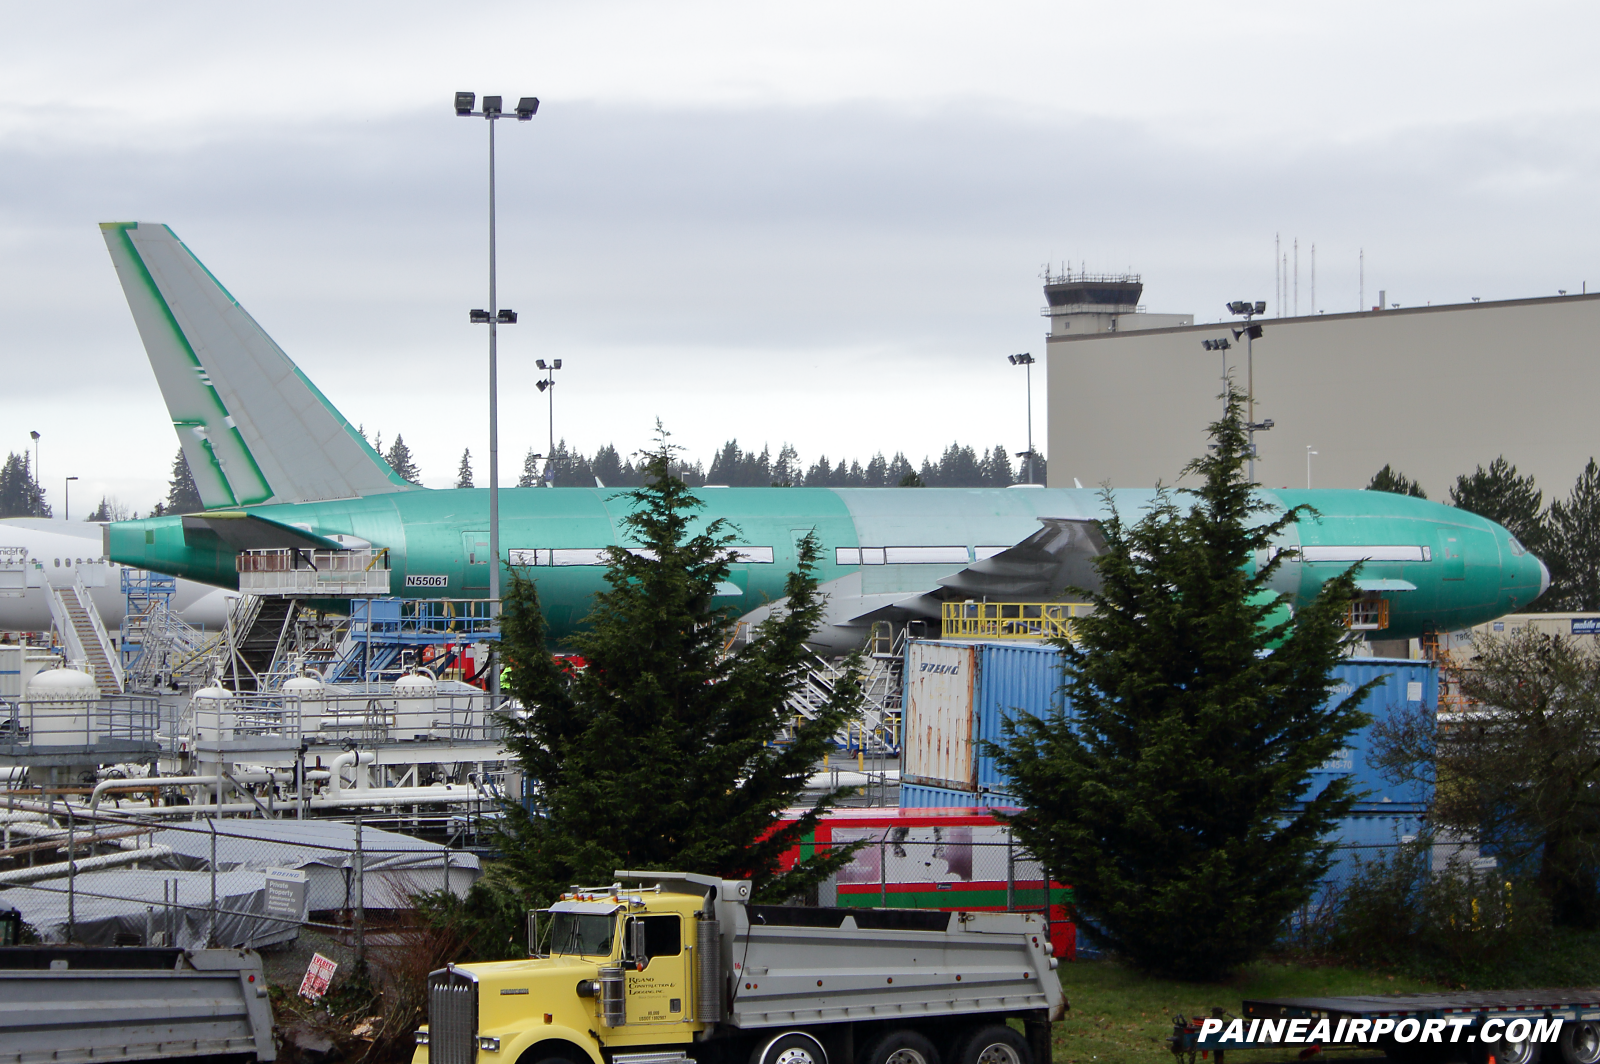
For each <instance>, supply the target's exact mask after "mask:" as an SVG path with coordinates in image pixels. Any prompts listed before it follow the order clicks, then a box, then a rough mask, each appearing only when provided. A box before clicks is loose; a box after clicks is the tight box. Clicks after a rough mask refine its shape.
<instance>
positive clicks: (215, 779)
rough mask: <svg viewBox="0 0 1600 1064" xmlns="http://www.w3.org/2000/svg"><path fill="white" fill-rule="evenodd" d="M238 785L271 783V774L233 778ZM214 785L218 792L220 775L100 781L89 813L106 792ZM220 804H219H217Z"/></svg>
mask: <svg viewBox="0 0 1600 1064" xmlns="http://www.w3.org/2000/svg"><path fill="white" fill-rule="evenodd" d="M234 778H235V779H237V780H238V781H239V782H240V783H271V782H272V774H271V773H269V772H244V773H240V774H239V775H238V776H236V777H234ZM212 784H215V785H216V786H217V788H218V789H219V790H220V789H221V786H222V775H221V774H220V773H219V774H217V775H215V776H156V777H152V778H151V779H148V780H143V781H136V780H101V781H100V782H99V783H97V784H95V785H94V790H92V791H90V792H89V812H91V813H92V812H94V811H95V810H96V809H97V808H99V805H100V796H101V795H103V794H105V793H106V792H107V791H141V790H149V789H150V788H151V787H202V786H209V785H212ZM219 804H220V803H219Z"/></svg>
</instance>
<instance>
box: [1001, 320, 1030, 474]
mask: <svg viewBox="0 0 1600 1064" xmlns="http://www.w3.org/2000/svg"><path fill="white" fill-rule="evenodd" d="M1006 361H1007V362H1009V363H1011V364H1012V365H1013V366H1021V367H1022V368H1023V369H1025V370H1027V371H1028V449H1027V450H1026V451H1019V452H1017V457H1019V458H1020V457H1022V456H1024V455H1026V456H1027V459H1028V463H1027V465H1026V466H1025V467H1024V469H1025V473H1024V475H1025V476H1026V477H1027V479H1026V480H1025V481H1024V482H1023V483H1025V484H1032V483H1033V363H1034V358H1033V353H1032V352H1031V351H1024V352H1022V353H1021V354H1020V355H1007V356H1006Z"/></svg>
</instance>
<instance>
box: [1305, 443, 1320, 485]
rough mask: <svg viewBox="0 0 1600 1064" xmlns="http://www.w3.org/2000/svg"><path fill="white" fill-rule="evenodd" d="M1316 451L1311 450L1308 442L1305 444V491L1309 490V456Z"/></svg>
mask: <svg viewBox="0 0 1600 1064" xmlns="http://www.w3.org/2000/svg"><path fill="white" fill-rule="evenodd" d="M1316 453H1317V452H1316V451H1313V450H1312V449H1311V445H1310V444H1309V443H1308V444H1306V490H1307V491H1310V490H1311V456H1312V455H1314V454H1316Z"/></svg>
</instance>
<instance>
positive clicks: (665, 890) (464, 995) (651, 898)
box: [413, 872, 1067, 1064]
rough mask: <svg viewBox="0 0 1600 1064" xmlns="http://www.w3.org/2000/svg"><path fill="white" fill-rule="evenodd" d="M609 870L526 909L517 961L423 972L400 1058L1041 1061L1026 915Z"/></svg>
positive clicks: (763, 1063) (1041, 1017) (1046, 965)
mask: <svg viewBox="0 0 1600 1064" xmlns="http://www.w3.org/2000/svg"><path fill="white" fill-rule="evenodd" d="M616 876H617V880H618V881H617V882H616V883H614V884H612V885H610V886H607V887H596V888H592V889H581V890H574V891H573V892H572V893H570V894H565V895H563V896H562V898H561V900H560V901H558V902H556V903H555V904H554V905H551V906H550V908H549V909H546V910H541V911H540V912H538V913H534V914H531V918H530V921H529V923H530V948H529V952H530V954H531V956H530V957H528V959H526V960H516V961H497V962H494V963H489V964H466V965H460V966H452V967H449V968H445V969H443V970H441V971H437V972H434V973H433V975H432V976H431V977H430V980H429V988H428V1026H426V1027H424V1028H422V1029H420V1030H419V1031H418V1032H417V1051H416V1056H415V1057H414V1058H413V1064H689V1062H696V1064H1049V1058H1050V1023H1051V1022H1052V1021H1054V1020H1059V1019H1061V1017H1062V1016H1063V1015H1064V1014H1065V1012H1066V1008H1067V1004H1066V999H1065V998H1064V996H1063V995H1062V992H1061V984H1060V982H1059V980H1058V979H1057V978H1056V975H1055V971H1054V969H1055V966H1056V961H1055V958H1053V957H1052V956H1050V948H1049V945H1050V944H1049V940H1048V936H1047V933H1046V930H1047V929H1046V927H1045V924H1044V920H1043V918H1042V917H1040V916H1036V915H1034V914H1031V913H952V912H938V911H931V910H908V909H854V908H850V909H844V908H811V907H798V906H785V905H752V904H750V903H749V898H750V883H749V881H747V880H723V879H715V878H712V877H710V876H700V875H690V874H683V873H677V872H618V873H616ZM630 883H631V884H638V885H635V886H626V885H625V884H630ZM1012 1019H1015V1020H1020V1021H1021V1023H1022V1027H1023V1032H1021V1033H1019V1032H1018V1031H1016V1030H1015V1029H1013V1028H1012V1027H1011V1026H1009V1025H1008V1024H1007V1021H1008V1020H1012Z"/></svg>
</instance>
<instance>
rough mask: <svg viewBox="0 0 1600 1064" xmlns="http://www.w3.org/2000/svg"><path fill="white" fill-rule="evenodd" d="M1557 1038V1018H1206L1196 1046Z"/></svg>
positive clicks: (1547, 1040) (1551, 1040)
mask: <svg viewBox="0 0 1600 1064" xmlns="http://www.w3.org/2000/svg"><path fill="white" fill-rule="evenodd" d="M1560 1037H1561V1021H1560V1020H1559V1019H1542V1018H1541V1019H1523V1018H1522V1017H1518V1018H1516V1019H1511V1020H1502V1019H1492V1020H1485V1021H1483V1022H1482V1023H1479V1021H1478V1019H1477V1018H1476V1017H1474V1016H1450V1017H1447V1018H1445V1019H1433V1020H1417V1019H1405V1020H1390V1019H1376V1020H1365V1019H1350V1018H1348V1017H1346V1018H1345V1019H1341V1020H1337V1021H1335V1020H1328V1019H1321V1020H1309V1019H1303V1020H1249V1021H1245V1020H1234V1021H1232V1022H1231V1023H1229V1022H1226V1021H1224V1020H1219V1019H1209V1020H1206V1021H1204V1022H1203V1023H1202V1024H1201V1025H1200V1039H1199V1044H1200V1045H1202V1046H1203V1045H1205V1044H1206V1043H1207V1042H1208V1041H1210V1042H1213V1043H1216V1042H1234V1043H1258V1044H1259V1043H1272V1044H1275V1045H1324V1044H1335V1045H1336V1044H1340V1043H1346V1042H1378V1041H1384V1040H1390V1039H1392V1040H1393V1041H1396V1042H1480V1041H1481V1042H1499V1041H1506V1042H1554V1041H1556V1040H1557V1039H1559V1038H1560Z"/></svg>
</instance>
